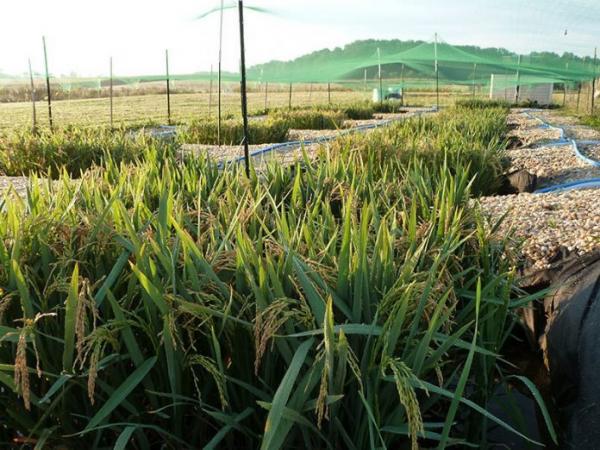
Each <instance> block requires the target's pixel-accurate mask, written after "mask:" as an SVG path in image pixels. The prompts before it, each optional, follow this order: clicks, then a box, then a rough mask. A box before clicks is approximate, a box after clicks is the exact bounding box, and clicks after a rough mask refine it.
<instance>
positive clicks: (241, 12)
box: [238, 0, 250, 178]
mask: <svg viewBox="0 0 600 450" xmlns="http://www.w3.org/2000/svg"><path fill="white" fill-rule="evenodd" d="M238 9H239V15H240V52H241V61H240V63H241V64H240V68H241V72H242V73H241V90H242V120H243V126H244V161H245V163H246V176H247V177H248V178H250V149H249V144H250V143H249V142H248V141H249V135H248V96H247V92H246V45H245V39H244V2H243V1H242V0H239V3H238Z"/></svg>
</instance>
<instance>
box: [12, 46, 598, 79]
mask: <svg viewBox="0 0 600 450" xmlns="http://www.w3.org/2000/svg"><path fill="white" fill-rule="evenodd" d="M367 42H369V43H370V44H371V45H370V46H366V47H365V46H364V45H363V46H362V47H361V46H359V45H357V44H350V45H349V46H347V47H345V48H344V49H336V50H333V51H332V50H323V51H319V52H316V53H313V54H311V55H307V56H304V57H301V58H298V59H296V60H294V61H289V62H271V63H267V64H261V65H256V66H253V67H250V68H248V71H247V75H248V80H249V81H251V82H270V83H341V84H345V85H347V86H350V87H353V88H356V89H364V88H367V89H368V88H372V87H375V86H377V83H376V80H377V73H378V66H379V64H381V65H382V67H383V73H384V78H385V84H386V86H390V85H393V86H397V87H406V88H420V87H431V86H432V83H433V81H434V80H435V79H436V70H435V68H436V57H435V56H436V44H435V43H432V42H416V41H409V42H400V41H380V42H378V41H367ZM379 47H381V49H380V50H381V51H380V52H378V51H377V49H378V48H379ZM358 49H360V51H359V50H358ZM398 49H400V51H397V50H398ZM394 50H396V51H394ZM437 67H438V74H437V78H439V83H440V85H473V84H476V85H479V86H489V84H490V81H491V78H492V75H497V76H503V77H501V78H502V80H503V81H502V82H503V83H506V84H508V85H510V84H512V85H513V86H516V85H517V84H519V85H528V84H529V85H535V84H542V83H559V84H566V85H567V86H576V85H577V84H578V83H581V82H585V81H590V80H592V79H594V78H595V77H596V76H597V68H596V65H595V63H594V59H593V58H590V57H587V58H581V57H577V56H575V55H572V54H565V55H563V56H559V55H556V54H554V53H534V54H530V55H524V56H522V57H521V58H519V56H518V55H516V54H514V53H511V52H508V51H507V50H502V49H481V48H478V47H468V46H461V47H459V46H453V45H450V44H448V43H444V42H440V43H438V44H437ZM365 74H366V76H367V80H366V83H365V82H364V77H365ZM511 75H514V76H511ZM211 76H212V79H213V80H216V74H212V75H211V73H209V72H203V73H194V74H183V75H171V76H170V79H171V80H173V81H196V82H208V81H210V79H211ZM164 80H165V75H164V74H158V75H148V76H133V77H119V76H115V77H114V79H113V81H114V83H115V85H136V84H142V83H150V82H159V81H164ZM223 80H224V81H225V82H238V81H239V74H234V73H224V74H223ZM11 81H12V82H16V81H20V82H24V81H27V80H26V78H25V77H24V78H22V79H19V80H15V79H12V80H11V79H9V78H4V77H0V85H1V84H7V83H10V82H11ZM52 82H53V84H58V85H60V86H61V87H62V88H63V89H65V90H69V89H76V88H100V87H101V86H107V85H108V83H109V79H108V77H101V78H93V79H62V78H53V80H52ZM507 87H508V86H507Z"/></svg>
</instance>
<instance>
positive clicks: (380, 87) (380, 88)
mask: <svg viewBox="0 0 600 450" xmlns="http://www.w3.org/2000/svg"><path fill="white" fill-rule="evenodd" d="M377 65H378V70H379V75H378V76H379V102H380V103H381V104H383V79H382V77H381V49H380V48H379V47H377Z"/></svg>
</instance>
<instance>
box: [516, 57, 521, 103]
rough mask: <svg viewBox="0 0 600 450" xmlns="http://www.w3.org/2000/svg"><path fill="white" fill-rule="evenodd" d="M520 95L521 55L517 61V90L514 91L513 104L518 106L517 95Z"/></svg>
mask: <svg viewBox="0 0 600 450" xmlns="http://www.w3.org/2000/svg"><path fill="white" fill-rule="evenodd" d="M520 93H521V55H519V59H518V61H517V89H516V91H515V103H516V104H517V105H518V104H519V94H520Z"/></svg>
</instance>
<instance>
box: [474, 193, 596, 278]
mask: <svg viewBox="0 0 600 450" xmlns="http://www.w3.org/2000/svg"><path fill="white" fill-rule="evenodd" d="M480 204H481V207H482V209H483V211H484V212H485V213H486V215H487V216H488V217H490V221H491V223H492V224H493V223H497V221H498V220H500V218H502V217H503V216H504V215H505V214H506V217H505V219H504V221H503V222H502V224H501V226H500V233H501V234H506V233H509V232H510V231H511V230H512V232H513V233H514V237H515V238H516V239H517V243H518V244H520V243H522V244H523V256H524V257H525V259H526V261H527V262H528V263H529V265H531V266H532V268H533V269H534V270H535V269H544V268H546V267H548V265H549V262H550V261H552V258H553V257H554V256H555V255H556V254H557V252H558V251H559V249H560V248H561V247H565V248H567V249H568V250H569V251H571V252H574V253H577V254H580V255H581V254H584V253H587V252H589V251H591V250H594V249H596V248H600V189H588V190H577V191H567V192H561V193H552V194H520V195H509V196H505V197H486V198H482V199H480Z"/></svg>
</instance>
